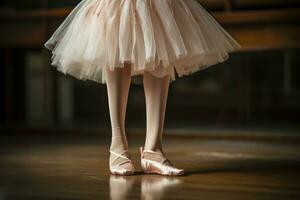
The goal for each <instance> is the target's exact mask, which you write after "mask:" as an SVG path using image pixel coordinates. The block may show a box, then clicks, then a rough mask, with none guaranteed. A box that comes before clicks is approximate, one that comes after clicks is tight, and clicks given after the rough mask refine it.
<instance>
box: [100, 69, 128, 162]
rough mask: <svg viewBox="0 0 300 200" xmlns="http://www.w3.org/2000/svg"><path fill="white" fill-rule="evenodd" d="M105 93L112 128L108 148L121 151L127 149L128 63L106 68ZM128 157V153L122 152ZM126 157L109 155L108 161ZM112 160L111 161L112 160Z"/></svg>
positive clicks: (121, 160)
mask: <svg viewBox="0 0 300 200" xmlns="http://www.w3.org/2000/svg"><path fill="white" fill-rule="evenodd" d="M105 73H106V80H107V81H106V82H107V94H108V103H109V112H110V121H111V129H112V139H111V146H110V150H112V151H114V152H116V153H122V152H124V151H125V150H127V149H128V142H127V138H126V133H125V116H126V108H127V100H128V92H129V88H130V81H131V76H130V73H131V68H130V65H129V64H126V65H125V68H117V69H115V70H114V71H111V70H106V72H105ZM123 156H126V157H128V154H127V153H126V154H123ZM125 160H126V159H124V158H122V157H119V158H117V159H116V156H115V155H111V156H110V162H111V163H112V164H117V163H120V162H123V161H125ZM112 161H113V162H112Z"/></svg>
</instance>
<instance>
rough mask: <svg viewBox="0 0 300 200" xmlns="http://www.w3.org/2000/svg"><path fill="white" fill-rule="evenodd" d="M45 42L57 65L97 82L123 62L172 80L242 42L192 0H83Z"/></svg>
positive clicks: (206, 64)
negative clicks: (169, 77) (238, 41)
mask: <svg viewBox="0 0 300 200" xmlns="http://www.w3.org/2000/svg"><path fill="white" fill-rule="evenodd" d="M45 47H46V48H48V49H49V50H51V51H52V63H51V64H52V65H53V66H56V67H57V69H58V70H59V71H61V72H63V73H65V74H70V75H72V76H74V77H76V78H78V79H81V80H94V81H96V82H100V83H105V82H106V78H105V73H103V72H104V70H114V69H115V68H120V67H124V66H125V63H130V64H131V65H130V66H131V75H132V76H134V75H139V74H143V72H145V71H149V72H150V73H151V74H153V75H154V76H156V77H163V76H165V75H170V76H171V81H174V80H175V79H176V73H177V75H178V76H179V77H181V76H184V75H190V74H192V73H193V72H196V71H199V70H202V69H205V68H207V67H209V66H211V65H214V64H217V63H220V62H223V61H225V60H227V59H228V57H229V54H228V53H230V52H232V51H235V50H237V49H239V48H241V46H240V45H239V44H238V43H237V42H236V41H235V40H234V39H233V38H232V37H231V36H230V35H229V34H228V33H227V32H226V31H225V30H224V29H223V28H222V27H221V26H220V25H219V24H218V23H217V22H216V20H215V19H214V18H213V17H212V16H211V15H210V14H209V13H208V12H207V11H206V10H205V9H204V8H203V7H202V6H201V5H200V4H199V3H198V2H197V1H196V0H83V1H81V2H80V3H79V4H78V5H77V6H76V7H75V8H74V9H73V10H72V12H71V13H70V14H69V15H68V17H67V18H66V19H65V20H64V22H63V23H62V24H61V25H60V26H59V27H58V29H57V30H56V31H55V33H54V34H53V35H52V37H51V38H50V39H49V40H48V41H47V42H46V43H45Z"/></svg>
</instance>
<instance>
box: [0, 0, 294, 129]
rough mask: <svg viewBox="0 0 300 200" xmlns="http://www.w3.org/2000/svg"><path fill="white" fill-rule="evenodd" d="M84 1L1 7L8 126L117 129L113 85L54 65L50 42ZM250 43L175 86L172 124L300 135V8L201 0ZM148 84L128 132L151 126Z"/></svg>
mask: <svg viewBox="0 0 300 200" xmlns="http://www.w3.org/2000/svg"><path fill="white" fill-rule="evenodd" d="M78 2H79V1H78V0H51V1H50V0H26V1H24V0H1V2H0V23H1V29H0V66H1V67H0V129H2V130H14V129H16V128H24V129H27V128H35V127H42V128H45V129H51V128H53V127H55V128H57V129H59V128H64V127H73V128H82V127H84V128H99V127H101V128H104V129H108V128H109V127H110V121H109V110H108V102H107V93H106V86H105V85H101V84H98V83H95V82H92V81H80V80H77V79H75V78H73V77H71V76H65V75H63V74H61V73H60V72H57V71H56V69H55V68H54V67H52V66H50V62H51V60H50V58H51V54H50V53H49V52H48V51H47V50H46V49H45V48H44V46H43V44H44V42H45V41H46V40H47V39H48V38H49V37H50V36H51V34H52V33H53V31H54V30H55V28H57V26H58V25H59V24H60V23H61V22H62V20H63V19H64V18H65V17H66V15H67V14H68V13H69V12H70V11H71V10H72V8H73V7H74V6H75V5H76V4H77V3H78ZM199 2H200V3H201V4H202V5H203V6H204V7H205V8H206V9H207V10H208V11H209V12H211V14H212V15H213V16H214V17H215V18H216V19H217V20H218V21H219V22H220V23H221V25H222V26H223V27H224V28H225V29H226V30H227V31H228V32H229V33H230V34H231V35H232V36H233V37H234V38H235V39H236V40H237V41H238V42H239V43H240V44H241V45H242V46H243V49H242V50H241V51H239V52H235V53H232V54H231V57H230V59H229V60H227V61H226V62H224V63H221V64H217V65H215V66H212V67H210V68H207V69H205V70H203V71H199V72H196V73H195V74H193V75H192V76H185V77H178V78H177V81H176V82H175V83H173V84H172V85H170V90H169V96H168V104H167V111H166V119H165V127H166V128H174V129H177V128H178V129H198V128H201V127H213V128H224V127H244V128H250V127H269V128H287V129H298V127H299V122H300V120H299V116H300V76H299V74H300V67H299V66H300V50H299V47H300V37H299V35H300V27H299V25H298V23H297V22H298V21H299V16H300V2H299V1H298V0H227V1H224V0H199ZM145 120H146V113H145V99H144V92H143V87H142V86H141V85H140V86H139V85H131V90H130V94H129V101H128V109H127V119H126V123H127V124H126V125H127V127H128V128H137V129H139V128H144V127H145Z"/></svg>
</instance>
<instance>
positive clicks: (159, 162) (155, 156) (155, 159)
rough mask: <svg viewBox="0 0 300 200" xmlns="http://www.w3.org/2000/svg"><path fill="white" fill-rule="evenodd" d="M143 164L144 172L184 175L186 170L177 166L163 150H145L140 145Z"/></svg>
mask: <svg viewBox="0 0 300 200" xmlns="http://www.w3.org/2000/svg"><path fill="white" fill-rule="evenodd" d="M140 154H141V166H142V170H143V172H144V173H154V174H160V175H168V176H178V175H183V174H184V170H183V169H178V168H176V167H175V166H174V165H173V164H172V163H171V162H170V161H169V160H168V159H167V158H166V157H165V155H164V154H163V153H162V152H156V151H152V150H145V149H144V148H143V147H140Z"/></svg>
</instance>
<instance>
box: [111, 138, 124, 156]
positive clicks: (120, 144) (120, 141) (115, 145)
mask: <svg viewBox="0 0 300 200" xmlns="http://www.w3.org/2000/svg"><path fill="white" fill-rule="evenodd" d="M127 149H128V142H127V140H126V138H124V137H123V136H112V138H111V144H110V150H112V151H116V152H120V151H124V150H127Z"/></svg>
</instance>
